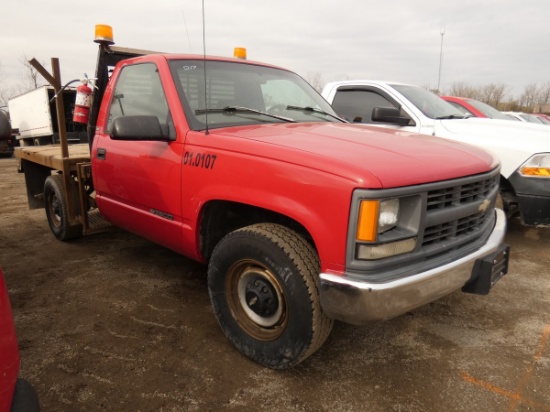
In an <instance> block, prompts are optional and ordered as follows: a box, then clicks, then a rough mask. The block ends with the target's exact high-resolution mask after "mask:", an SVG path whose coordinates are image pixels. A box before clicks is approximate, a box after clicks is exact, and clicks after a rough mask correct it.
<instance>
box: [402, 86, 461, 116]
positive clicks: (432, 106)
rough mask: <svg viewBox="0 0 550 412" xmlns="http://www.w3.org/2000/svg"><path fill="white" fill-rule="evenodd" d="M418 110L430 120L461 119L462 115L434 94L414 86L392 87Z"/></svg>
mask: <svg viewBox="0 0 550 412" xmlns="http://www.w3.org/2000/svg"><path fill="white" fill-rule="evenodd" d="M392 86H393V88H394V89H395V90H397V91H398V92H399V93H401V94H402V95H403V96H405V97H406V98H407V99H408V100H409V101H410V102H411V103H412V104H414V105H415V106H416V108H417V109H418V110H420V111H421V112H422V113H424V115H425V116H427V117H429V118H431V119H453V118H456V119H462V118H464V115H463V114H462V113H461V112H460V111H459V110H458V109H456V108H455V107H453V105H451V104H449V103H448V102H446V101H445V100H443V99H442V98H441V97H439V96H438V95H436V94H435V93H432V92H429V91H428V90H425V89H422V88H420V87H416V86H407V85H392Z"/></svg>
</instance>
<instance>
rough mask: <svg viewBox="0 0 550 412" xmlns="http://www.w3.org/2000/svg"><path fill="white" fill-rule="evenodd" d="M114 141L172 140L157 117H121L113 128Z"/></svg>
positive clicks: (114, 121) (116, 120)
mask: <svg viewBox="0 0 550 412" xmlns="http://www.w3.org/2000/svg"><path fill="white" fill-rule="evenodd" d="M111 139H113V140H154V141H167V140H170V139H169V137H168V133H165V132H164V131H163V128H162V126H161V124H160V122H159V119H158V118H157V117H156V116H121V117H117V118H116V119H115V120H113V124H112V126H111Z"/></svg>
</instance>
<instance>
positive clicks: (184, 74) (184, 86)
mask: <svg viewBox="0 0 550 412" xmlns="http://www.w3.org/2000/svg"><path fill="white" fill-rule="evenodd" d="M204 63H205V62H204V60H171V61H170V68H171V71H172V76H173V77H174V80H175V83H176V88H177V89H178V93H179V97H180V100H181V102H182V105H183V107H184V110H185V115H186V117H187V120H188V122H189V125H190V126H191V128H192V129H193V130H203V129H204V128H205V125H206V122H207V121H208V128H218V127H228V126H240V125H257V124H261V123H283V122H289V121H291V122H336V121H340V120H339V119H338V118H337V114H336V113H335V112H334V110H333V109H332V108H331V107H330V105H329V104H328V103H327V102H326V101H325V100H324V99H323V98H322V97H321V96H320V95H319V93H317V92H316V91H315V89H314V88H313V87H311V86H310V85H309V84H308V83H307V82H306V81H305V80H304V79H302V78H301V77H300V76H298V75H297V74H294V73H292V72H289V71H286V70H281V69H276V68H272V67H264V66H258V65H253V64H247V63H238V62H222V61H212V60H208V61H206V82H205V81H204V74H205V70H204ZM297 108H302V109H303V110H297Z"/></svg>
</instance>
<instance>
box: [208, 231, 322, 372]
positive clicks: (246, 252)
mask: <svg viewBox="0 0 550 412" xmlns="http://www.w3.org/2000/svg"><path fill="white" fill-rule="evenodd" d="M318 274H319V260H318V257H317V254H316V252H315V250H314V249H313V248H312V247H311V245H309V244H308V243H307V242H306V241H305V240H304V239H303V238H302V237H301V236H299V235H298V234H296V233H295V232H293V231H292V230H290V229H288V228H286V227H284V226H280V225H276V224H270V223H262V224H256V225H252V226H248V227H245V228H242V229H239V230H236V231H234V232H232V233H230V234H228V235H227V236H226V237H224V238H223V239H222V240H221V241H220V243H219V244H218V245H217V246H216V248H215V249H214V252H213V254H212V258H211V260H210V264H209V266H208V289H209V293H210V299H211V302H212V306H213V308H214V313H215V315H216V317H217V319H218V322H219V324H220V326H221V328H222V330H223V331H224V333H225V335H226V337H227V338H228V339H229V340H230V341H231V342H232V343H233V345H235V347H236V348H237V349H238V350H239V351H240V352H241V353H243V354H244V355H246V356H247V357H249V358H250V359H252V360H253V361H255V362H257V363H259V364H261V365H263V366H267V367H271V368H275V369H284V368H288V367H291V366H294V365H296V364H298V363H299V362H301V361H303V360H304V359H306V358H307V357H308V356H310V355H311V354H313V353H314V352H315V351H316V350H317V349H319V348H320V347H321V345H322V344H323V343H324V341H325V340H326V338H327V337H328V335H329V333H330V331H331V329H332V325H333V320H332V319H330V318H328V317H327V316H326V315H325V314H324V313H323V312H322V310H321V305H320V302H319V293H318V290H317V278H318Z"/></svg>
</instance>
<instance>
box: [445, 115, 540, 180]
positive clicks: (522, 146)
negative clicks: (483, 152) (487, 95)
mask: <svg viewBox="0 0 550 412" xmlns="http://www.w3.org/2000/svg"><path fill="white" fill-rule="evenodd" d="M435 134H436V135H437V136H441V137H447V138H451V139H456V140H458V141H461V142H465V143H469V144H475V145H479V146H481V147H483V148H484V149H487V150H489V151H491V152H493V153H494V154H495V155H496V156H497V157H499V158H500V160H501V162H502V174H503V175H504V176H506V177H508V176H510V175H511V174H512V173H513V172H514V171H515V170H516V169H517V168H518V167H519V166H521V165H522V164H523V163H524V162H525V161H526V160H527V159H529V158H530V157H531V156H532V155H534V154H537V153H550V127H548V126H544V125H536V124H529V123H526V122H516V121H513V120H497V119H486V118H480V117H470V118H468V119H454V120H440V121H438V122H437V123H436V126H435ZM480 139H482V140H480Z"/></svg>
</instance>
